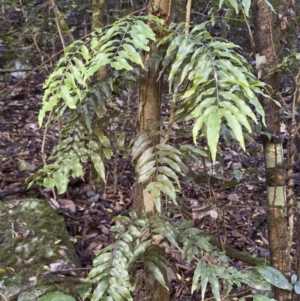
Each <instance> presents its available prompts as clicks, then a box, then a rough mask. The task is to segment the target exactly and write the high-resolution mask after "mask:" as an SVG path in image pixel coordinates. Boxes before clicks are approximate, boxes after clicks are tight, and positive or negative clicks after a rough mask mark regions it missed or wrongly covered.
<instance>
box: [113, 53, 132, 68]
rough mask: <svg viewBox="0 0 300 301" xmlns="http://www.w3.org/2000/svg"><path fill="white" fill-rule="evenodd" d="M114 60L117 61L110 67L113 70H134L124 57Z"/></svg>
mask: <svg viewBox="0 0 300 301" xmlns="http://www.w3.org/2000/svg"><path fill="white" fill-rule="evenodd" d="M114 59H115V61H114V62H112V63H111V64H110V65H111V66H112V67H113V68H115V69H116V70H123V69H125V70H127V71H131V70H133V67H132V66H130V65H129V64H128V62H127V61H126V60H125V59H124V58H123V57H120V56H116V57H115V58H114Z"/></svg>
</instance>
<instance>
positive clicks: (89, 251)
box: [0, 82, 268, 300]
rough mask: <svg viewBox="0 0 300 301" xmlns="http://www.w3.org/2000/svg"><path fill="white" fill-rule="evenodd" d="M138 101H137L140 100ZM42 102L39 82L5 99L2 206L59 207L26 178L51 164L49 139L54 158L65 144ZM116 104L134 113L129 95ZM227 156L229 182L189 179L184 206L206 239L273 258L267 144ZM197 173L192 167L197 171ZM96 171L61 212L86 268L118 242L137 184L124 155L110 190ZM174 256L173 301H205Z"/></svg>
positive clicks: (73, 188)
mask: <svg viewBox="0 0 300 301" xmlns="http://www.w3.org/2000/svg"><path fill="white" fill-rule="evenodd" d="M0 89H1V90H6V89H7V86H6V85H5V84H4V83H1V82H0ZM132 97H133V99H134V97H136V96H135V95H134V94H133V95H132ZM41 99H42V89H41V88H40V87H37V86H36V84H35V83H34V82H27V84H26V85H21V86H20V87H18V88H17V89H15V90H14V91H13V92H12V94H11V95H10V96H9V97H7V98H6V99H4V100H2V101H1V106H0V159H1V168H0V185H1V186H0V199H1V201H5V200H7V199H11V198H26V197H42V198H44V199H46V200H47V201H51V198H53V195H52V192H51V190H49V189H44V188H43V187H39V186H33V187H32V189H30V190H26V185H24V180H25V179H26V177H28V176H29V175H31V174H33V173H34V172H35V171H37V170H38V169H39V168H41V167H42V166H43V160H42V155H41V147H42V143H43V140H44V139H45V150H44V152H45V153H46V154H47V155H49V154H50V153H51V150H52V149H53V147H54V146H55V145H56V143H57V141H58V130H57V128H55V127H54V126H51V127H49V129H48V132H47V135H46V137H45V138H44V132H45V128H44V127H43V128H39V126H38V122H37V116H38V113H39V110H40V108H41ZM116 104H117V105H118V106H119V108H120V109H121V110H122V109H124V108H126V107H128V105H127V104H126V97H124V99H123V98H119V99H116ZM131 113H132V112H131ZM166 114H167V112H166ZM128 130H129V131H130V130H131V128H129V129H128ZM115 131H118V127H116V128H115ZM172 143H173V145H174V146H176V145H179V144H181V143H182V141H181V140H179V139H178V140H174V141H172ZM219 155H220V161H221V162H222V164H221V165H222V166H223V167H222V169H221V170H220V171H219V173H218V176H219V177H220V176H221V179H216V178H214V177H213V176H212V177H207V175H205V174H203V173H202V172H200V176H199V174H197V175H198V176H196V177H194V178H193V175H192V178H193V179H194V180H195V182H196V183H193V182H188V179H185V180H184V181H182V183H181V184H182V191H181V194H180V198H179V203H180V204H181V206H182V207H184V208H185V209H186V210H188V211H189V212H190V213H191V216H192V218H193V220H194V222H195V225H196V226H197V227H199V228H201V229H203V230H204V231H205V232H206V233H209V234H211V235H213V236H215V237H218V238H220V239H221V240H222V242H223V243H226V244H228V245H230V246H232V247H234V248H236V249H237V250H240V251H243V252H246V253H248V254H251V255H253V256H259V257H262V258H266V259H268V239H267V229H266V187H265V186H266V185H265V176H264V163H263V152H262V144H261V143H260V141H259V139H253V138H249V139H248V140H247V152H243V151H242V150H241V148H240V147H239V146H238V144H235V143H232V144H231V145H230V146H227V145H226V144H225V143H224V142H222V143H221V144H220V148H219ZM193 164H194V163H193ZM196 165H197V164H196ZM198 165H201V164H200V163H198ZM194 167H195V166H193V168H192V169H197V166H196V167H195V168H194ZM198 167H199V166H198ZM88 169H89V164H87V165H86V166H85V171H86V174H87V177H86V179H85V181H75V182H74V183H71V184H70V187H69V189H68V193H67V194H65V195H62V196H59V198H58V202H59V204H60V207H61V208H60V213H61V214H63V215H64V216H65V220H66V225H67V227H68V229H69V233H70V237H71V238H72V240H73V242H74V244H75V247H76V250H77V253H78V256H79V258H80V260H81V263H82V266H83V268H90V267H91V266H92V259H93V257H94V252H95V251H96V250H100V249H102V248H103V247H106V246H107V245H108V244H110V243H111V242H112V240H113V236H112V234H111V232H110V227H111V225H112V223H113V217H114V216H116V215H119V214H127V213H128V212H129V211H130V210H131V205H132V200H133V195H134V191H133V184H134V181H135V174H134V169H133V168H132V165H131V160H130V159H128V158H126V157H122V155H120V154H119V156H118V158H117V159H116V158H115V159H112V160H111V161H109V162H107V172H108V177H107V179H108V180H107V184H106V186H105V187H104V188H103V189H102V190H95V189H94V188H93V187H92V186H91V185H89V184H88ZM208 183H209V184H208ZM165 209H166V210H168V216H169V217H170V218H173V219H176V220H181V219H183V216H182V214H181V213H180V211H178V210H173V207H172V205H169V204H166V206H165ZM170 256H172V263H173V272H174V273H173V276H172V277H171V283H172V289H171V294H172V300H194V298H195V300H199V295H197V294H194V295H193V296H191V294H190V287H191V281H192V277H191V275H192V271H193V267H192V266H191V265H188V264H186V263H185V262H182V261H181V259H180V257H179V256H174V254H172V255H170ZM232 260H233V261H232V262H233V264H234V265H235V266H236V267H237V268H238V269H244V268H246V267H248V263H246V262H242V261H239V260H237V259H235V258H232ZM85 273H86V272H85ZM244 293H245V292H244ZM246 293H247V292H246ZM248 293H249V292H248ZM210 300H212V299H210ZM228 300H229V299H228ZM230 300H233V299H230Z"/></svg>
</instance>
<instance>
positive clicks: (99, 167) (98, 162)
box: [91, 151, 106, 183]
mask: <svg viewBox="0 0 300 301" xmlns="http://www.w3.org/2000/svg"><path fill="white" fill-rule="evenodd" d="M91 159H92V162H93V164H94V167H95V169H96V171H97V173H98V174H99V176H100V177H101V179H102V180H103V182H104V183H106V178H105V167H104V164H103V161H102V159H101V156H100V155H99V154H98V153H95V152H93V151H92V152H91Z"/></svg>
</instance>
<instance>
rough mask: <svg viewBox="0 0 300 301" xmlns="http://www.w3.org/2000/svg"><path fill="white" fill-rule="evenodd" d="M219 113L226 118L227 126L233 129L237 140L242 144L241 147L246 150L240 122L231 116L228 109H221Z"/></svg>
mask: <svg viewBox="0 0 300 301" xmlns="http://www.w3.org/2000/svg"><path fill="white" fill-rule="evenodd" d="M219 113H220V114H222V115H224V116H225V118H226V120H227V124H228V125H229V127H230V128H231V129H232V131H233V133H234V135H235V138H236V140H237V141H238V142H239V143H240V144H241V147H242V148H243V150H245V142H244V136H243V131H242V128H241V125H240V123H239V122H238V120H237V119H236V118H235V117H234V115H232V114H231V112H230V111H228V110H226V109H222V108H221V109H219Z"/></svg>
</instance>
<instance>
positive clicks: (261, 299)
mask: <svg viewBox="0 0 300 301" xmlns="http://www.w3.org/2000/svg"><path fill="white" fill-rule="evenodd" d="M253 301H276V300H275V299H273V298H272V299H270V298H268V297H267V296H264V295H261V294H255V295H253Z"/></svg>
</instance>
